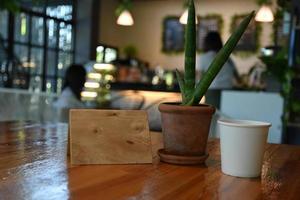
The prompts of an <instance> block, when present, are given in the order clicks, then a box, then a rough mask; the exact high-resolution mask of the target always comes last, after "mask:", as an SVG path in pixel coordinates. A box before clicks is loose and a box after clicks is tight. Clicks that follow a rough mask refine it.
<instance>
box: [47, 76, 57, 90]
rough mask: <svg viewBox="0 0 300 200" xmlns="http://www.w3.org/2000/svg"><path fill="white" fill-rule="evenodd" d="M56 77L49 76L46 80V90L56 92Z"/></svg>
mask: <svg viewBox="0 0 300 200" xmlns="http://www.w3.org/2000/svg"><path fill="white" fill-rule="evenodd" d="M55 82H56V81H55V79H54V78H48V79H47V81H46V92H47V93H51V92H55Z"/></svg>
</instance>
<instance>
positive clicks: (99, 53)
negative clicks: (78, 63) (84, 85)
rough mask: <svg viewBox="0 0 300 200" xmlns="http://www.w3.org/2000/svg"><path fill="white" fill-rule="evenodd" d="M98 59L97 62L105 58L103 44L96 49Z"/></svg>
mask: <svg viewBox="0 0 300 200" xmlns="http://www.w3.org/2000/svg"><path fill="white" fill-rule="evenodd" d="M96 52H97V53H96V54H97V55H96V61H97V62H103V59H104V47H103V46H98V47H97V49H96Z"/></svg>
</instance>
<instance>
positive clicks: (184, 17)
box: [179, 9, 198, 24]
mask: <svg viewBox="0 0 300 200" xmlns="http://www.w3.org/2000/svg"><path fill="white" fill-rule="evenodd" d="M188 14H189V10H188V9H186V10H185V11H184V12H183V14H182V15H181V17H180V19H179V22H180V23H181V24H187V20H188ZM196 24H198V20H197V17H196Z"/></svg>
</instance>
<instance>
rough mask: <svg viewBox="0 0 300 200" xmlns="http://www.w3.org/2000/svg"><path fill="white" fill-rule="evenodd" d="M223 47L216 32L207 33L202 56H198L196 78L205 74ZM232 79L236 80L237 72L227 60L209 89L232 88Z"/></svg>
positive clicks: (230, 60)
mask: <svg viewBox="0 0 300 200" xmlns="http://www.w3.org/2000/svg"><path fill="white" fill-rule="evenodd" d="M222 47H223V43H222V39H221V37H220V34H219V33H218V32H214V31H213V32H209V33H208V34H207V35H206V37H205V39H204V54H203V55H202V56H200V62H199V65H198V66H197V76H198V78H199V77H200V79H201V75H202V74H203V73H205V72H206V71H207V70H208V68H209V66H210V64H211V63H212V61H213V60H214V58H215V57H216V55H217V53H218V52H219V50H220V49H221V48H222ZM234 79H238V72H237V70H236V67H235V64H234V62H233V61H232V59H231V58H229V59H228V60H227V61H226V63H225V64H224V66H223V67H222V69H221V71H220V73H219V74H218V75H217V77H216V78H215V79H214V81H213V82H212V84H211V86H210V89H230V88H232V87H233V82H234Z"/></svg>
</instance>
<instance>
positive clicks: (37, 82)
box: [29, 76, 42, 92]
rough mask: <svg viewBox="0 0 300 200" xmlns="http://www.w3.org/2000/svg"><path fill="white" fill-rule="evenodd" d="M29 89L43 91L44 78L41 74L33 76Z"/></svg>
mask: <svg viewBox="0 0 300 200" xmlns="http://www.w3.org/2000/svg"><path fill="white" fill-rule="evenodd" d="M29 89H30V90H32V91H34V92H40V91H42V78H41V77H40V76H31V77H30V82H29Z"/></svg>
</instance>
